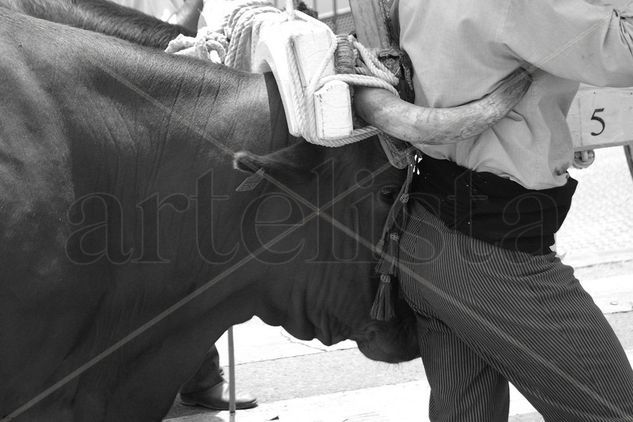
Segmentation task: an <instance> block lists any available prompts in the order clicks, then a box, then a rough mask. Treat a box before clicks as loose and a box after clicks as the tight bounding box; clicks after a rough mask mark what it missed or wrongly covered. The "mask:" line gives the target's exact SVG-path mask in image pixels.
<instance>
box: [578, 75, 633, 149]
mask: <svg viewBox="0 0 633 422" xmlns="http://www.w3.org/2000/svg"><path fill="white" fill-rule="evenodd" d="M567 123H568V124H569V127H570V129H571V133H572V138H573V140H574V149H575V150H576V151H584V150H589V149H597V148H606V147H613V146H618V145H625V144H628V143H633V89H632V88H619V89H618V88H594V87H588V86H581V88H580V90H579V91H578V94H577V95H576V98H574V101H573V103H572V105H571V108H570V110H569V115H568V117H567Z"/></svg>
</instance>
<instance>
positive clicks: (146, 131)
mask: <svg viewBox="0 0 633 422" xmlns="http://www.w3.org/2000/svg"><path fill="white" fill-rule="evenodd" d="M60 32H61V31H60ZM78 34H79V33H74V34H71V35H72V36H75V37H76V36H77V35H78ZM61 35H62V38H63V34H61ZM80 35H81V37H85V39H83V38H82V39H80V40H79V41H80V42H77V43H75V42H73V43H71V45H70V46H69V47H68V48H67V47H66V46H65V45H62V48H60V49H59V50H58V51H56V52H55V55H56V57H50V59H49V60H54V62H55V63H48V65H49V66H50V71H51V73H53V74H57V75H59V74H61V75H62V76H61V77H57V78H56V79H55V80H54V82H53V84H55V85H53V86H51V87H48V88H49V90H50V91H53V92H54V97H55V100H56V101H58V102H59V106H60V109H62V110H63V116H64V117H65V118H66V125H67V128H68V131H69V138H70V139H72V140H73V142H74V143H75V146H76V148H75V147H74V148H73V149H74V150H75V151H80V152H81V154H85V155H83V156H77V157H76V158H78V159H79V160H81V162H82V163H85V162H92V163H93V164H92V169H93V170H94V171H93V174H97V173H98V174H99V175H100V176H99V179H100V180H101V181H104V180H106V181H109V182H110V183H111V184H118V183H119V182H121V180H120V179H121V178H125V179H126V183H130V182H131V181H132V180H130V177H134V178H137V179H140V180H134V182H136V183H137V184H138V183H139V182H141V181H147V182H149V183H152V182H154V180H152V178H153V177H156V175H157V171H158V170H159V168H157V167H164V166H168V167H172V168H173V169H174V170H176V167H175V165H174V163H181V164H182V166H183V171H195V170H196V166H199V168H198V170H203V169H208V168H210V167H214V168H215V167H217V166H218V165H228V166H230V165H231V162H232V158H233V154H234V153H235V152H237V151H240V150H249V151H253V152H258V153H263V152H270V151H273V150H276V149H278V148H280V147H282V146H285V145H286V143H287V142H288V135H287V126H286V125H285V118H284V114H283V108H282V105H281V101H280V100H279V94H278V92H277V90H276V86H275V85H274V80H272V78H271V77H270V76H264V75H256V74H249V73H244V72H238V71H234V70H231V69H228V68H226V67H224V66H220V65H214V64H212V63H205V62H203V61H200V60H192V59H189V58H185V57H177V56H171V55H167V54H163V53H158V52H156V51H154V50H148V49H144V48H139V47H136V46H133V45H130V44H127V43H125V42H121V41H118V40H112V39H109V38H105V37H103V36H100V35H97V34H90V33H80ZM56 36H59V35H57V34H56ZM82 41H83V42H82ZM77 44H79V46H80V47H79V48H78V46H77ZM82 44H85V45H82ZM81 47H85V48H81ZM60 50H61V51H60ZM38 53H41V52H38ZM49 54H50V53H49ZM59 56H66V57H63V58H62V60H60V58H59ZM46 59H48V58H46V57H45V60H46ZM59 64H62V67H61V68H60V67H59ZM43 77H44V78H47V77H46V76H43ZM66 78H67V80H65V79H66ZM59 80H63V81H64V82H65V83H64V84H59V83H58V81H59ZM48 82H49V83H50V81H48ZM122 169H127V170H129V171H130V173H131V174H122V173H121V170H122ZM105 175H108V177H105ZM95 187H99V188H101V187H103V186H95ZM106 188H107V187H106Z"/></svg>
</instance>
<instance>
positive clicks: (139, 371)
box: [94, 323, 221, 422]
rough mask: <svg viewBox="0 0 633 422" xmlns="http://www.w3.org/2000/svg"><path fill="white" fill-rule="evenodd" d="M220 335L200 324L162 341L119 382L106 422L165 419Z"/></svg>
mask: <svg viewBox="0 0 633 422" xmlns="http://www.w3.org/2000/svg"><path fill="white" fill-rule="evenodd" d="M205 325H206V327H205ZM220 335H221V332H220V333H216V332H215V330H209V329H208V324H199V323H198V324H197V327H194V328H190V329H184V330H182V331H179V332H176V333H175V334H172V335H171V336H169V337H167V338H165V339H158V344H156V345H154V347H151V346H150V347H149V348H148V350H147V351H146V352H145V353H144V354H142V355H140V356H139V357H138V358H137V359H135V360H134V361H132V362H130V363H129V365H127V366H128V368H129V369H128V370H127V371H126V374H125V376H126V378H125V379H120V380H117V381H118V382H117V385H116V387H115V391H114V393H113V396H112V397H111V398H110V400H108V405H107V407H106V409H105V417H104V418H103V420H104V421H111V422H123V421H131V422H143V421H160V420H162V418H163V417H164V416H165V415H166V414H167V412H168V411H169V409H170V408H171V406H172V404H173V401H174V398H175V397H176V394H177V393H178V391H179V389H180V386H181V385H182V384H184V383H185V382H186V381H187V380H188V379H190V378H191V377H192V376H193V375H194V374H195V372H196V371H197V369H198V368H199V367H200V364H201V362H202V361H203V359H204V357H205V354H206V353H207V351H208V350H209V347H210V346H211V345H212V344H213V342H215V340H217V338H219V336H220ZM94 420H96V419H94Z"/></svg>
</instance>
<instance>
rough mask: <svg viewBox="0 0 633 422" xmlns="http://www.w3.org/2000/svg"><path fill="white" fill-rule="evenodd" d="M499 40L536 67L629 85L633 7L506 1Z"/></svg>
mask: <svg viewBox="0 0 633 422" xmlns="http://www.w3.org/2000/svg"><path fill="white" fill-rule="evenodd" d="M499 34H500V35H499V38H500V39H499V40H498V41H500V42H503V43H505V44H506V45H507V46H508V48H509V49H510V50H511V51H512V53H513V54H514V55H516V56H518V57H520V58H521V59H523V60H525V61H526V62H528V63H530V64H531V65H533V66H535V67H536V68H539V69H542V70H544V71H546V72H548V73H551V74H553V75H556V76H559V77H561V78H565V79H570V80H575V81H579V82H583V83H587V84H590V85H596V86H633V11H631V10H617V9H614V8H613V7H611V6H604V5H597V4H590V3H588V2H587V1H584V0H509V4H508V11H507V15H506V21H505V23H504V24H503V27H502V29H501V31H499Z"/></svg>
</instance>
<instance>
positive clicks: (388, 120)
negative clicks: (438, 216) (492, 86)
mask: <svg viewBox="0 0 633 422" xmlns="http://www.w3.org/2000/svg"><path fill="white" fill-rule="evenodd" d="M531 82H532V79H531V78H530V75H529V73H528V72H527V71H525V70H523V69H519V70H517V71H515V72H514V73H512V74H511V75H510V76H508V77H507V78H506V79H504V80H503V82H502V83H501V85H499V87H498V88H497V89H496V90H495V91H493V92H492V93H490V94H488V95H487V96H485V97H484V98H482V99H481V100H477V101H474V102H471V103H468V104H464V105H461V106H458V107H453V108H429V107H420V106H416V105H413V104H410V103H407V102H405V101H403V100H401V99H400V98H398V97H396V96H394V95H393V94H391V93H390V92H388V91H387V90H384V89H380V88H362V89H358V90H357V92H356V95H355V98H354V107H355V109H356V111H357V112H358V113H359V115H360V116H361V117H362V118H363V119H364V120H365V121H366V122H368V123H369V124H371V125H373V126H375V127H377V128H378V129H380V130H382V131H383V132H385V133H387V134H389V135H391V136H394V137H396V138H398V139H402V140H403V141H407V142H410V143H412V144H414V145H415V144H428V145H441V144H450V143H455V142H459V141H461V140H465V139H469V138H472V137H473V136H477V135H479V134H480V133H482V132H483V131H485V130H486V129H488V128H489V127H490V126H492V125H494V124H495V123H496V122H498V121H499V120H500V119H501V118H502V117H504V116H505V115H506V114H508V112H510V110H511V109H512V107H514V106H515V105H516V104H517V103H518V102H519V101H520V100H521V98H523V95H524V94H525V93H526V92H527V90H528V88H529V87H530V84H531Z"/></svg>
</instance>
